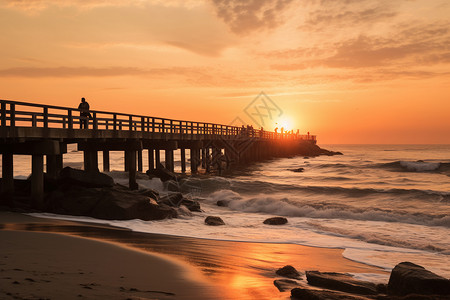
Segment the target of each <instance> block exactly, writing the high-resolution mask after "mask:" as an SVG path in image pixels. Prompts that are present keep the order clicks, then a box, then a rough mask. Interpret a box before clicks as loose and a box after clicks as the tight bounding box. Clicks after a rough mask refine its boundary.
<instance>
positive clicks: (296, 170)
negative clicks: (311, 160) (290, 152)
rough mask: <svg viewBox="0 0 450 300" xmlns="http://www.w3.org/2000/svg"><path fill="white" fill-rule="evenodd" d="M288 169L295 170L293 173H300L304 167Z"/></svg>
mask: <svg viewBox="0 0 450 300" xmlns="http://www.w3.org/2000/svg"><path fill="white" fill-rule="evenodd" d="M288 170H289V171H292V172H295V173H301V172H303V171H305V169H304V168H297V169H288Z"/></svg>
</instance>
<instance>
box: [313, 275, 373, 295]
mask: <svg viewBox="0 0 450 300" xmlns="http://www.w3.org/2000/svg"><path fill="white" fill-rule="evenodd" d="M306 279H307V280H308V283H309V284H311V285H314V286H319V287H323V288H327V289H330V290H338V291H342V292H348V293H354V294H362V295H376V294H378V291H377V287H376V285H375V284H374V283H372V282H368V281H361V280H357V279H355V278H353V276H351V275H348V274H342V273H331V272H324V273H322V272H319V271H306Z"/></svg>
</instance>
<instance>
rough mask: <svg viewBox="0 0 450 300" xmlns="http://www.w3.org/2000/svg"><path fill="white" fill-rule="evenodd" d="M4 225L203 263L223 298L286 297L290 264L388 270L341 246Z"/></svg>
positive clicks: (62, 224) (59, 224)
mask: <svg viewBox="0 0 450 300" xmlns="http://www.w3.org/2000/svg"><path fill="white" fill-rule="evenodd" d="M0 229H4V230H27V231H44V232H58V233H64V234H69V235H75V236H81V237H87V238H94V239H99V240H106V241H109V242H114V243H120V244H122V245H126V246H129V247H132V248H137V249H140V250H144V251H148V252H152V253H160V254H165V255H170V256H173V257H175V258H178V259H181V260H182V261H185V262H187V263H189V264H190V265H192V266H194V267H196V268H197V269H199V270H200V271H201V272H202V274H203V275H204V276H205V277H206V278H207V280H208V281H210V282H211V284H212V285H214V286H216V287H217V289H218V291H217V292H218V298H222V299H255V298H258V299H276V298H286V297H287V296H288V292H285V293H280V292H279V291H278V290H277V288H276V287H275V286H274V285H273V281H274V280H275V279H279V278H280V277H279V276H278V275H276V274H275V271H276V270H277V269H278V268H281V267H283V266H285V265H288V264H289V265H292V266H294V267H295V268H296V269H297V270H299V271H302V272H303V271H305V270H319V271H326V272H353V273H383V271H382V270H380V269H377V268H375V267H371V266H368V265H363V264H360V263H357V262H354V261H351V260H348V259H345V258H344V257H343V256H342V252H343V250H342V249H329V248H315V247H306V246H300V245H292V244H272V243H248V242H245V243H244V242H229V241H215V240H206V239H194V238H184V237H174V236H166V235H157V234H147V233H138V232H132V231H128V230H122V229H116V228H111V227H108V226H95V225H94V226H93V225H91V224H81V223H73V222H66V221H57V220H52V221H51V222H48V220H46V222H40V223H22V224H3V225H1V227H0ZM303 282H304V280H299V283H300V284H302V283H303ZM303 284H304V283H303Z"/></svg>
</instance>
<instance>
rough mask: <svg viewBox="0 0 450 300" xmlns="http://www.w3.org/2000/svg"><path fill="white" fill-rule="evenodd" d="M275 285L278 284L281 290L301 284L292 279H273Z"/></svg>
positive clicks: (290, 288)
mask: <svg viewBox="0 0 450 300" xmlns="http://www.w3.org/2000/svg"><path fill="white" fill-rule="evenodd" d="M273 285H274V286H276V288H277V289H278V290H279V291H280V292H285V291H288V290H292V289H293V288H295V287H297V286H299V284H298V282H297V281H295V280H290V279H276V280H274V281H273Z"/></svg>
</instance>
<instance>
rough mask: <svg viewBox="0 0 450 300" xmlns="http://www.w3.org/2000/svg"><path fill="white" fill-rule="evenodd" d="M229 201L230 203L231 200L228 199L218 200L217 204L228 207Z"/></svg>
mask: <svg viewBox="0 0 450 300" xmlns="http://www.w3.org/2000/svg"><path fill="white" fill-rule="evenodd" d="M228 203H230V201H227V200H218V201H217V206H223V207H228Z"/></svg>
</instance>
